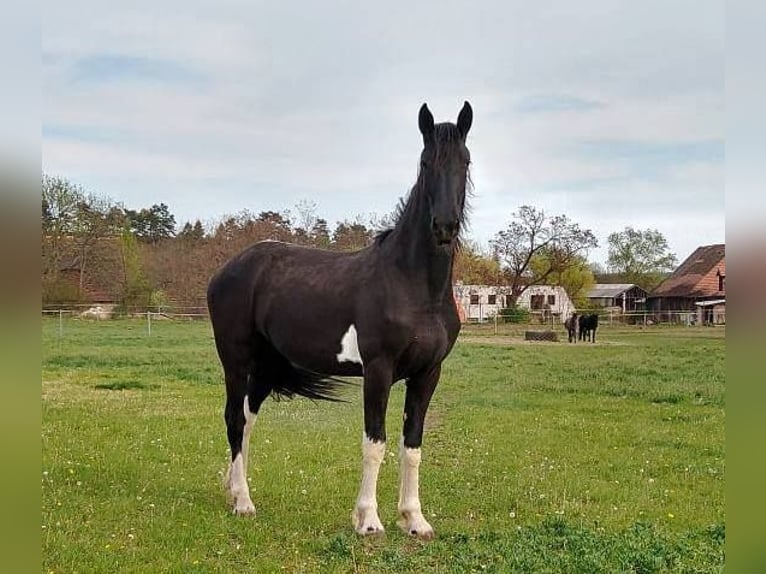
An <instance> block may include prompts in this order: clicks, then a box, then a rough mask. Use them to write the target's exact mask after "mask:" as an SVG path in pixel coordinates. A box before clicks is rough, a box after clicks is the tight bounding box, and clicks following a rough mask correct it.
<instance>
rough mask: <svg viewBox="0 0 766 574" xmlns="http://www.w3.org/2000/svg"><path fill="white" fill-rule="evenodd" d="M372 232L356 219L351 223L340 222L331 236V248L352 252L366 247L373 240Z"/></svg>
mask: <svg viewBox="0 0 766 574" xmlns="http://www.w3.org/2000/svg"><path fill="white" fill-rule="evenodd" d="M373 235H374V233H373V231H372V230H371V229H369V228H368V227H367V226H366V225H365V224H364V223H361V221H360V219H359V218H357V219H356V221H354V222H353V223H351V222H349V221H341V222H340V223H338V225H337V226H336V227H335V231H333V234H332V247H333V249H338V250H342V251H353V250H356V249H361V248H362V247H365V246H367V245H368V244H369V243H370V241H372V238H373Z"/></svg>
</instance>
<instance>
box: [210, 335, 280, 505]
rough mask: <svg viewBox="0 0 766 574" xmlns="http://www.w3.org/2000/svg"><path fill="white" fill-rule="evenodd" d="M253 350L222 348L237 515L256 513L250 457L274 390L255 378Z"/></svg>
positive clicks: (240, 346)
mask: <svg viewBox="0 0 766 574" xmlns="http://www.w3.org/2000/svg"><path fill="white" fill-rule="evenodd" d="M253 351H254V349H253V348H252V347H251V346H250V345H247V344H244V343H242V344H237V345H234V344H226V343H221V344H219V345H218V352H219V356H220V357H221V363H222V364H223V368H224V373H225V377H226V408H225V410H224V419H225V420H226V434H227V436H228V439H229V446H230V448H231V462H230V464H229V469H228V472H227V474H226V476H227V479H226V487H227V489H228V491H229V494H230V495H231V497H232V498H233V500H234V513H235V514H252V513H253V512H255V506H254V505H253V502H252V500H251V499H250V488H249V487H248V484H247V454H248V447H249V442H250V433H251V431H252V428H253V425H254V424H255V419H256V416H257V413H258V409H259V408H260V406H261V403H262V402H263V400H264V399H265V398H266V396H268V394H269V391H270V389H268V388H264V387H265V385H263V384H260V383H259V382H258V381H257V380H254V377H253V376H252V365H253V360H254V357H253Z"/></svg>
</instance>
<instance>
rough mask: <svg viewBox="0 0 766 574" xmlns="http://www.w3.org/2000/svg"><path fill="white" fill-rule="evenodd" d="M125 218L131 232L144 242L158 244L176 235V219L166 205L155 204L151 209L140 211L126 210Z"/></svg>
mask: <svg viewBox="0 0 766 574" xmlns="http://www.w3.org/2000/svg"><path fill="white" fill-rule="evenodd" d="M125 217H126V218H127V219H128V221H129V224H130V230H131V232H132V233H133V234H134V235H135V236H136V238H138V239H140V240H142V241H145V242H148V243H157V242H158V241H161V240H162V239H169V238H171V237H173V236H174V235H175V229H176V218H175V216H174V215H173V214H172V213H170V209H169V208H168V206H167V205H165V204H164V203H160V204H156V203H155V204H154V205H152V206H151V207H150V208H149V209H146V208H143V209H141V210H140V211H134V210H132V209H126V210H125Z"/></svg>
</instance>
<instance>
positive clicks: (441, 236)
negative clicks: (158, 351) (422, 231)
mask: <svg viewBox="0 0 766 574" xmlns="http://www.w3.org/2000/svg"><path fill="white" fill-rule="evenodd" d="M431 231H432V232H433V234H434V238H435V239H436V243H437V244H439V245H446V244H448V243H452V240H453V239H455V238H456V237H457V235H458V232H459V231H460V225H459V223H458V222H457V221H448V222H445V223H442V222H440V221H438V220H437V219H436V218H435V217H434V218H433V219H431Z"/></svg>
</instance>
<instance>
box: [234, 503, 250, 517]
mask: <svg viewBox="0 0 766 574" xmlns="http://www.w3.org/2000/svg"><path fill="white" fill-rule="evenodd" d="M234 514H236V515H238V516H248V515H251V514H255V505H254V504H253V503H252V501H250V500H247V501H243V502H241V503H240V502H239V501H237V504H235V505H234Z"/></svg>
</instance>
